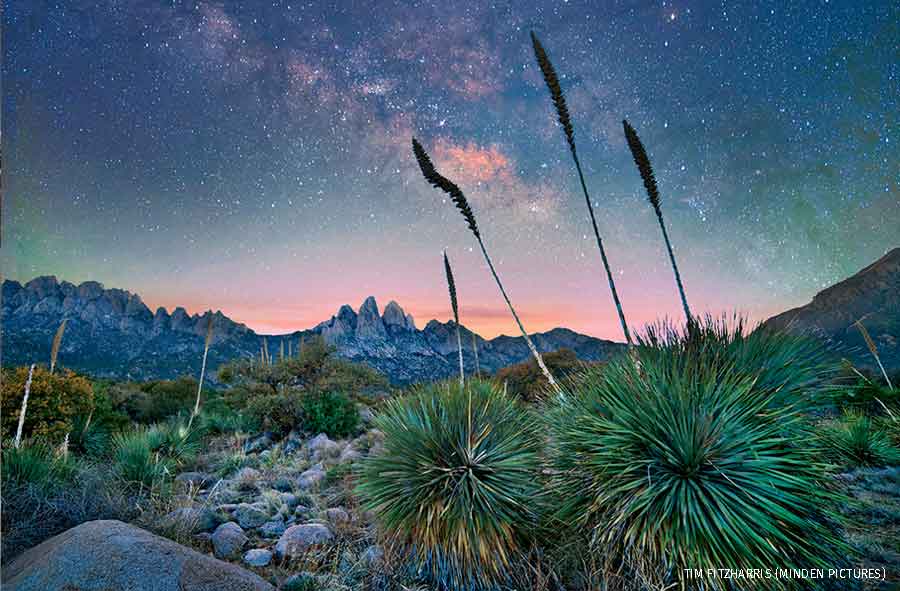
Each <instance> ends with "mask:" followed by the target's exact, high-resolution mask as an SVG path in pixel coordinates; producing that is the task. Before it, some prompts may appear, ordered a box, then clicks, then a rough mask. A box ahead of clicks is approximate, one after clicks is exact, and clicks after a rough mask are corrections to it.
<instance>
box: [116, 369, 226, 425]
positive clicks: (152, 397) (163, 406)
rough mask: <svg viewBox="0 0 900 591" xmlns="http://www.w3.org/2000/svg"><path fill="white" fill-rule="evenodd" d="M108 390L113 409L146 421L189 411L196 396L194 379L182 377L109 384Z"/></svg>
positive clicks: (134, 418)
mask: <svg viewBox="0 0 900 591" xmlns="http://www.w3.org/2000/svg"><path fill="white" fill-rule="evenodd" d="M108 392H109V396H110V398H111V399H112V401H113V404H114V406H115V408H117V409H120V410H123V411H124V412H126V413H128V415H129V416H130V417H131V418H132V420H135V421H137V422H139V423H145V424H149V423H155V422H158V421H162V420H165V419H167V418H169V417H171V416H174V415H177V414H186V413H188V412H190V411H191V409H192V408H193V407H194V400H195V398H196V396H197V380H196V379H194V378H192V377H188V376H182V377H180V378H178V379H176V380H154V381H150V382H144V383H139V384H138V383H130V382H123V383H119V384H115V385H113V386H111V387H110V388H109V390H108ZM211 395H214V394H212V393H207V396H211Z"/></svg>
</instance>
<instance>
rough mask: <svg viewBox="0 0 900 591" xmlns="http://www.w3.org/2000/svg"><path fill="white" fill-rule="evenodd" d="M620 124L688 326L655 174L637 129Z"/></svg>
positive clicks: (679, 274) (683, 297) (629, 125)
mask: <svg viewBox="0 0 900 591" xmlns="http://www.w3.org/2000/svg"><path fill="white" fill-rule="evenodd" d="M622 126H623V127H624V128H625V140H626V141H627V142H628V149H629V150H631V156H632V158H633V159H634V163H635V165H637V168H638V172H640V174H641V179H642V180H643V181H644V189H645V190H646V191H647V200H648V201H649V202H650V205H652V206H653V212H654V213H655V214H656V219H657V221H658V222H659V229H660V230H662V235H663V240H664V241H665V243H666V250H667V251H668V253H669V261H671V263H672V271H674V272H675V283H676V284H677V285H678V293H679V295H680V296H681V305H682V307H684V315H685V318H686V319H687V323H688V326H689V327H690V326H691V325H692V322H693V317H692V316H691V309H690V308H689V307H688V303H687V296H686V295H685V294H684V285H682V283H681V273H679V272H678V264H677V263H676V262H675V253H674V252H673V251H672V243H671V242H670V241H669V233H668V232H667V231H666V223H665V220H664V219H663V214H662V208H661V207H660V203H659V189H658V188H657V186H656V176H655V175H654V174H653V167H652V166H651V165H650V157H649V156H648V155H647V150H645V149H644V144H643V143H641V138H639V137H638V134H637V131H635V130H634V127H632V126H631V124H630V123H628V121H625V120H623V121H622Z"/></svg>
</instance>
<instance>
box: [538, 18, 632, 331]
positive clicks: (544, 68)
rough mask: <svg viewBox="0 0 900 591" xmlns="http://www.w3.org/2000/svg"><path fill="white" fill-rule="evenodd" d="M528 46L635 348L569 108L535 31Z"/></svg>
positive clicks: (611, 289)
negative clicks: (539, 69)
mask: <svg viewBox="0 0 900 591" xmlns="http://www.w3.org/2000/svg"><path fill="white" fill-rule="evenodd" d="M531 44H532V47H533V49H534V57H535V58H536V59H537V63H538V66H539V67H540V68H541V74H543V76H544V82H545V83H546V84H547V89H548V90H549V91H550V98H551V99H553V106H554V107H555V108H556V116H557V118H558V119H559V123H560V125H562V128H563V133H564V134H565V136H566V142H567V143H568V144H569V153H571V154H572V160H573V161H574V162H575V170H576V171H577V172H578V180H579V181H580V182H581V190H582V192H583V193H584V201H585V203H587V207H588V213H589V214H590V216H591V227H592V228H593V229H594V237H595V238H596V239H597V248H598V249H599V250H600V258H601V259H602V261H603V268H604V269H605V270H606V278H607V280H608V281H609V291H610V292H611V293H612V298H613V303H614V304H615V305H616V312H618V314H619V322H620V323H621V324H622V332H623V333H624V335H625V341H626V342H627V343H628V347H629V348H631V347H633V346H634V344H633V342H632V340H631V332H630V331H629V330H628V323H627V322H626V321H625V312H624V311H623V310H622V302H621V301H619V293H618V291H616V282H615V280H614V279H613V274H612V270H611V269H610V268H609V260H608V259H607V258H606V250H605V249H604V248H603V240H602V239H601V238H600V230H598V229H597V218H596V217H595V216H594V206H593V204H592V203H591V197H590V195H589V194H588V190H587V185H586V184H585V182H584V173H582V171H581V161H580V160H579V159H578V151H577V150H576V149H575V128H574V127H573V126H572V118H571V116H570V115H569V107H568V106H567V105H566V97H565V95H564V94H563V91H562V86H561V85H560V83H559V76H557V75H556V69H555V68H554V67H553V63H552V62H551V61H550V58H549V57H548V56H547V52H546V50H545V49H544V47H543V45H541V42H540V41H539V40H538V38H537V35H535V34H534V31H532V32H531Z"/></svg>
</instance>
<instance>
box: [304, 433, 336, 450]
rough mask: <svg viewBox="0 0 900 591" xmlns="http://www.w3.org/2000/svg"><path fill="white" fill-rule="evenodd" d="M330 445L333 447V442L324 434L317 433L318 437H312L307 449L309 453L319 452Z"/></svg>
mask: <svg viewBox="0 0 900 591" xmlns="http://www.w3.org/2000/svg"><path fill="white" fill-rule="evenodd" d="M331 445H334V441H332V440H331V439H329V437H328V435H325V434H324V433H319V434H318V435H316V436H315V437H313V438H312V439H310V440H309V444H308V447H309V451H310V452H314V451H319V450H322V449H325V448H326V447H329V446H331Z"/></svg>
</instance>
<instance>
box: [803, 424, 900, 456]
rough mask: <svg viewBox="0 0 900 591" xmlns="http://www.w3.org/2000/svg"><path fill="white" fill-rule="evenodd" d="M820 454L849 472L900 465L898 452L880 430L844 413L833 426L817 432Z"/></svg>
mask: <svg viewBox="0 0 900 591" xmlns="http://www.w3.org/2000/svg"><path fill="white" fill-rule="evenodd" d="M820 437H821V439H822V444H823V451H824V453H825V455H826V457H828V458H830V459H831V460H833V461H834V462H835V463H837V464H839V465H842V466H846V467H850V468H867V467H881V466H886V465H891V464H897V463H900V450H898V449H897V448H896V447H895V446H894V444H893V442H892V441H891V439H890V437H889V435H888V432H887V431H886V430H885V429H884V426H883V425H881V424H879V423H876V422H875V421H873V420H872V419H871V418H870V417H868V416H866V415H865V414H863V413H861V412H857V411H848V412H845V413H844V416H843V417H842V419H841V420H840V421H838V422H837V423H836V424H833V425H829V426H826V427H825V428H824V429H822V430H821V431H820Z"/></svg>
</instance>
